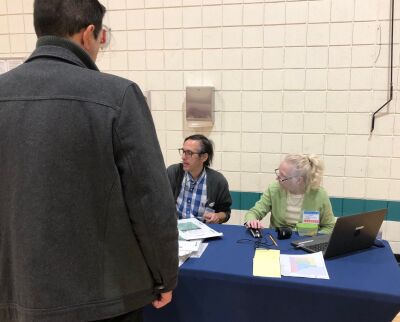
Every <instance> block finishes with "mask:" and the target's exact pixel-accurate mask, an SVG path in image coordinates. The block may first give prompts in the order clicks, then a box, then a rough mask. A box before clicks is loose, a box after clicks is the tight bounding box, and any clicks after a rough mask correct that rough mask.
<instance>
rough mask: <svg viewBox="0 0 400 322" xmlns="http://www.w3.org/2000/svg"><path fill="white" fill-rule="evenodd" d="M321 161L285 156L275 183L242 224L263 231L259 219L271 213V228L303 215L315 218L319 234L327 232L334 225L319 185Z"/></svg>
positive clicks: (293, 223) (290, 223)
mask: <svg viewBox="0 0 400 322" xmlns="http://www.w3.org/2000/svg"><path fill="white" fill-rule="evenodd" d="M323 170H324V166H323V162H322V161H321V160H320V159H319V158H318V157H317V156H316V155H314V154H310V155H299V154H289V155H287V156H286V157H285V158H284V159H283V161H282V162H281V164H280V165H279V168H278V169H275V174H276V182H274V183H271V184H270V185H269V186H268V188H267V189H266V190H265V192H264V193H263V195H262V196H261V198H260V200H259V201H257V203H256V204H255V205H254V207H253V208H251V209H250V210H249V211H248V212H247V214H246V216H245V221H246V225H247V226H248V227H251V228H263V227H262V224H261V222H260V220H261V219H262V218H264V217H265V216H266V215H267V214H268V213H269V212H271V227H273V228H275V227H291V228H295V226H296V224H297V223H299V222H303V216H306V215H307V213H312V214H313V219H315V218H316V216H317V217H318V220H317V221H318V222H319V232H321V233H330V232H332V229H333V226H334V225H335V217H334V215H333V212H332V205H331V202H330V200H329V197H328V194H327V193H326V191H325V189H324V188H322V187H321V186H320V184H321V180H322V175H323Z"/></svg>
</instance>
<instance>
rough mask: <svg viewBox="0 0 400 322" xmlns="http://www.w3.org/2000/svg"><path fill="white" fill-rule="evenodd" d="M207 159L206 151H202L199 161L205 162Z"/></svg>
mask: <svg viewBox="0 0 400 322" xmlns="http://www.w3.org/2000/svg"><path fill="white" fill-rule="evenodd" d="M207 159H208V153H203V154H202V155H201V161H203V162H206V161H207Z"/></svg>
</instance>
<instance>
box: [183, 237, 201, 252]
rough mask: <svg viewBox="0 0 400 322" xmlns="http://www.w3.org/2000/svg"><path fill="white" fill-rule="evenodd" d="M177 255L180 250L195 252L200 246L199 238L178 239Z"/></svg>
mask: <svg viewBox="0 0 400 322" xmlns="http://www.w3.org/2000/svg"><path fill="white" fill-rule="evenodd" d="M178 244H179V255H180V254H181V252H186V251H188V252H197V251H198V250H199V248H200V245H201V239H200V240H191V241H188V240H179V241H178Z"/></svg>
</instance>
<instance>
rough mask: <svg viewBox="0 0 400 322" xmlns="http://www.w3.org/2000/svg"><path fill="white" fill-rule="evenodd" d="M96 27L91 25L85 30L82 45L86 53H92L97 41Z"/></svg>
mask: <svg viewBox="0 0 400 322" xmlns="http://www.w3.org/2000/svg"><path fill="white" fill-rule="evenodd" d="M94 29H95V26H94V25H89V26H87V27H86V29H84V30H83V33H82V37H81V45H82V47H83V48H85V49H86V51H88V52H91V50H92V46H93V42H94V41H95V40H96V37H95V36H94Z"/></svg>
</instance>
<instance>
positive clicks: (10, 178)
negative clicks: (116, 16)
mask: <svg viewBox="0 0 400 322" xmlns="http://www.w3.org/2000/svg"><path fill="white" fill-rule="evenodd" d="M104 14H105V8H104V7H103V6H102V5H101V4H100V3H99V2H98V0H35V2H34V24H35V31H36V34H37V36H38V42H37V47H36V49H35V51H34V52H33V53H32V55H31V56H30V57H29V58H28V59H27V61H26V62H25V63H24V64H22V65H21V66H19V67H17V68H15V69H14V70H12V71H10V72H8V73H5V74H3V75H1V76H0V151H1V153H0V177H1V179H0V285H1V288H0V321H2V322H11V321H13V322H14V321H23V322H81V321H100V320H101V321H114V322H117V321H119V322H121V321H129V322H133V321H142V314H141V308H142V307H143V306H145V305H146V304H148V303H152V304H153V306H155V307H156V308H160V307H162V306H164V305H166V304H168V303H169V302H170V300H171V297H172V290H173V289H174V288H175V286H176V283H177V272H178V265H177V264H178V243H177V236H178V234H177V222H176V214H175V207H174V200H173V196H172V194H171V190H170V186H169V182H168V178H167V175H166V171H165V165H164V162H163V158H162V155H161V151H160V148H159V144H158V141H157V137H156V133H155V129H154V125H153V121H152V118H151V115H150V112H149V109H148V107H147V105H146V102H145V99H144V96H143V94H142V93H141V91H140V89H139V88H138V86H137V85H136V84H135V83H133V82H130V81H128V80H125V79H122V78H119V77H116V76H112V75H108V74H103V73H101V72H99V70H98V69H97V67H96V65H95V63H94V61H95V60H96V57H97V53H98V51H99V48H100V47H101V46H102V45H103V44H104V43H105V42H106V37H107V36H108V35H107V34H105V30H104V29H103V26H102V20H103V17H104ZM149 164H151V165H152V166H151V167H149V166H148V165H149ZM155 200H157V202H154V201H155Z"/></svg>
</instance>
